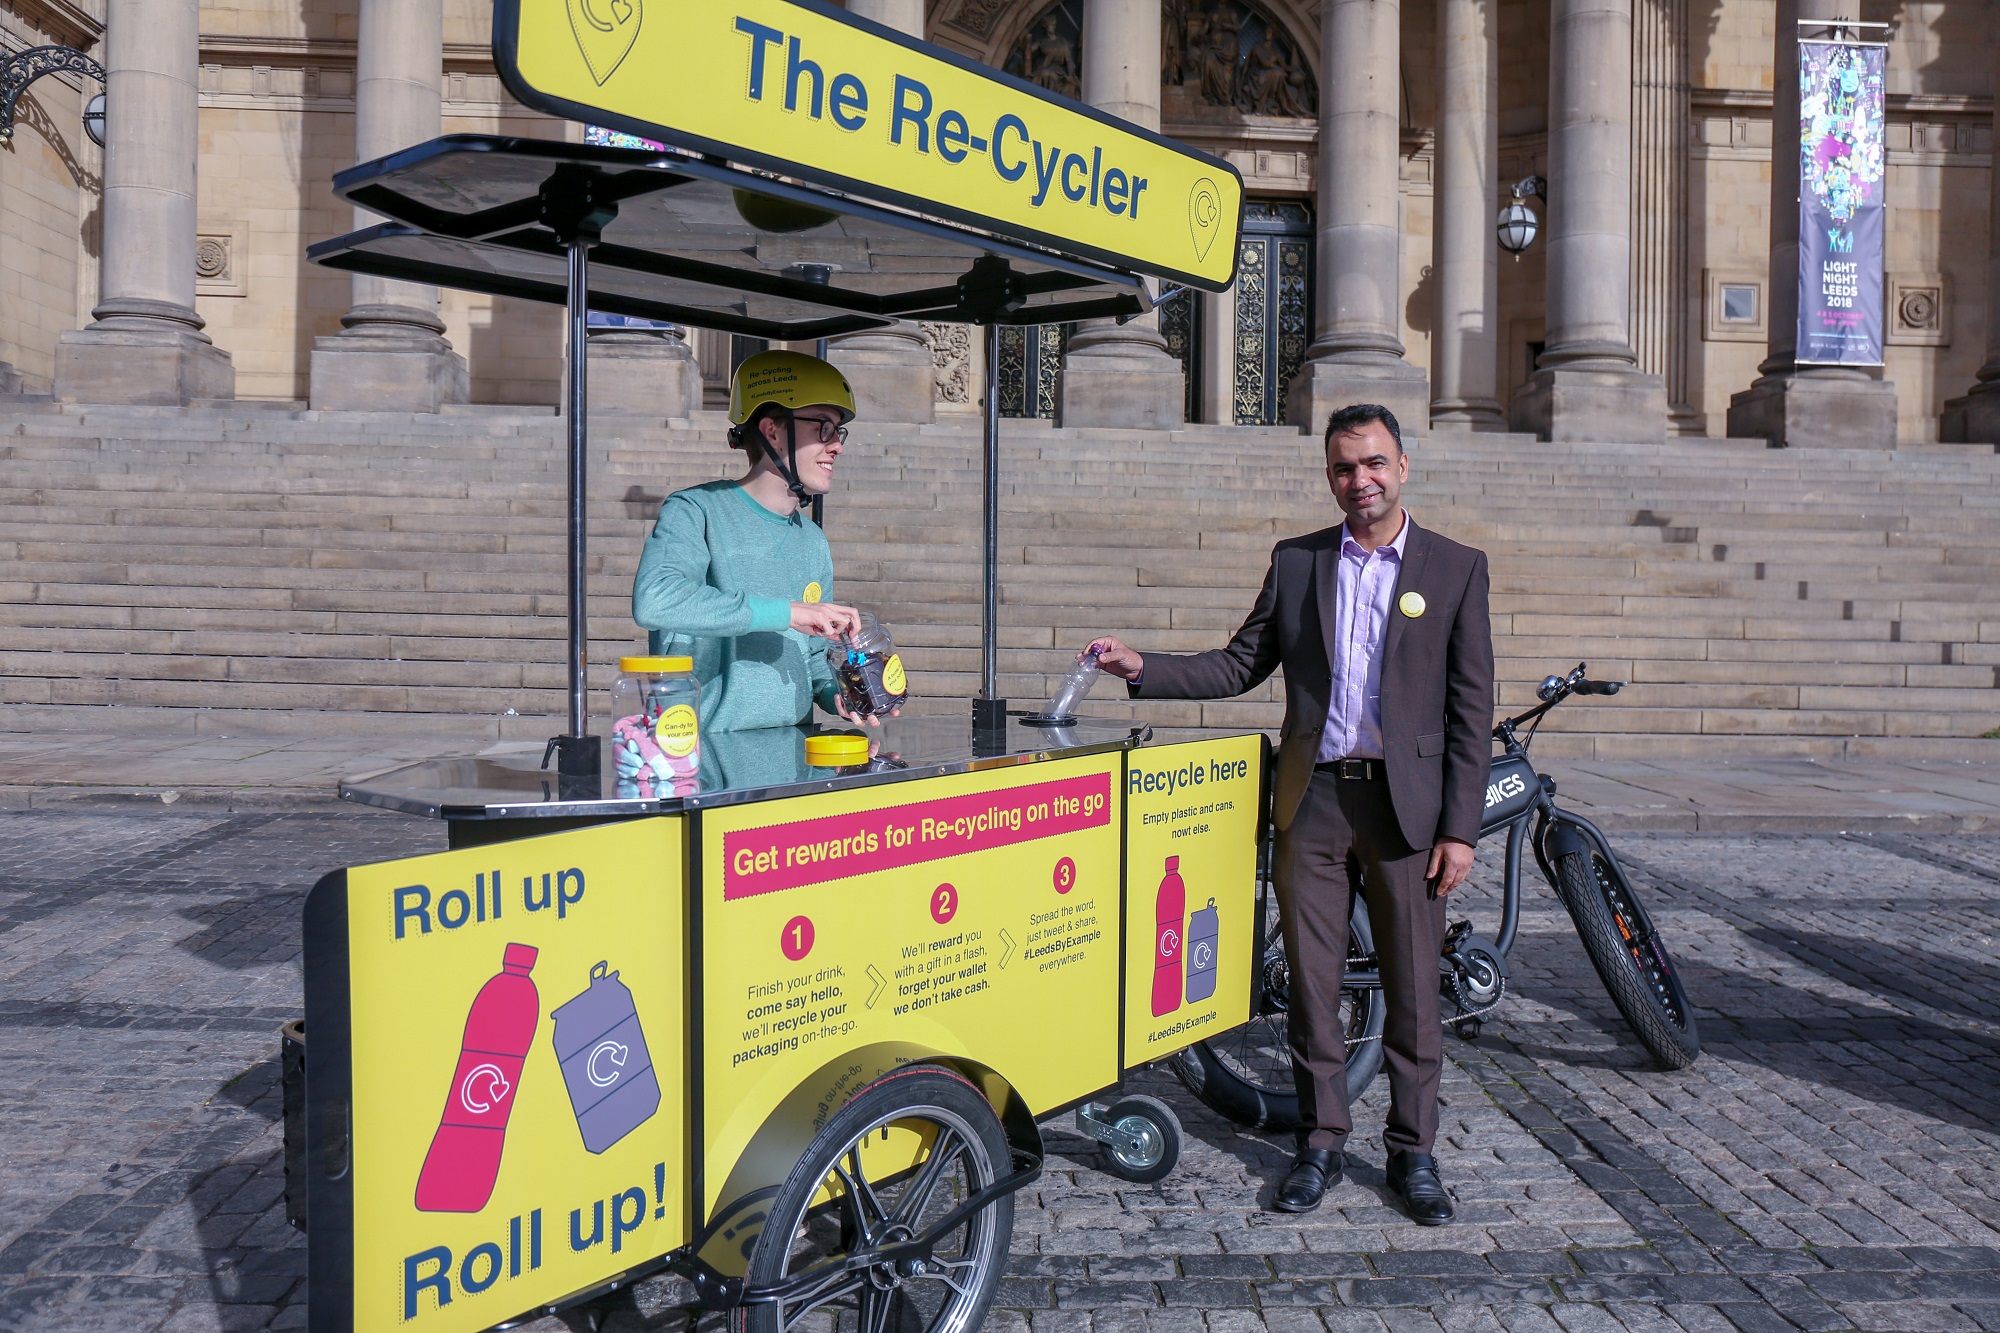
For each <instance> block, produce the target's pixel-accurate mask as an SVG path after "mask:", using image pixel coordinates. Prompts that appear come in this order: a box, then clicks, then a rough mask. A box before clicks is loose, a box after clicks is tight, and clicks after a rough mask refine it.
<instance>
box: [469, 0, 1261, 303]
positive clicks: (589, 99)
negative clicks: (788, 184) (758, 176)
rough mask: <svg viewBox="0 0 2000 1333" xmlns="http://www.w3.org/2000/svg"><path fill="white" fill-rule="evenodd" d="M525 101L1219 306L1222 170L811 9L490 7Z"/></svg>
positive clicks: (1232, 251) (829, 11) (1227, 250)
mask: <svg viewBox="0 0 2000 1333" xmlns="http://www.w3.org/2000/svg"><path fill="white" fill-rule="evenodd" d="M496 9H497V12H496V13H495V16H494V25H493V48H494V59H495V61H496V63H497V64H498V66H499V70H500V75H501V78H502V79H504V80H505V81H506V83H507V86H508V88H509V90H510V91H511V92H512V93H513V94H514V96H515V97H517V98H518V99H520V100H521V101H522V102H523V103H525V104H527V105H529V106H533V107H536V108H538V109H541V110H544V111H548V112H550V113H552V114H554V115H558V116H564V117H567V118H569V119H572V120H584V121H589V122H591V123H593V124H600V125H609V126H613V127H616V128H619V129H624V130H629V131H631V132H632V133H635V134H642V135H645V136H647V137H650V138H655V139H660V140H662V141H665V142H667V143H671V144H673V145H675V146H676V147H681V148H687V149H693V150H695V151H699V152H705V153H716V154H720V155H722V156H725V157H728V158H730V159H731V160H734V161H738V162H743V163H746V164H748V165H752V166H761V167H765V168H768V169H770V170H774V171H778V172H781V173H783V174H786V175H791V176H796V177H798V178H800V179H803V180H809V181H814V182H817V183H819V184H822V185H827V186H831V187H833V188H836V189H840V190H845V191H850V192H853V193H856V194H859V195H861V196H863V197H867V198H871V199H876V200H884V201H889V202H893V203H897V204H901V205H903V206H905V207H910V208H914V209H917V210H920V211H922V212H924V213H927V214H930V215H932V216H936V217H942V218H947V219H951V220H953V221H957V222H960V223H963V224H966V225H969V226H972V227H977V228H980V229H982V230H985V231H990V232H993V233H996V234H998V235H1001V236H1004V237H1008V238H1011V239H1021V240H1028V241H1033V242H1036V243H1039V244H1042V245H1046V246H1049V247H1052V248H1054V249H1056V250H1058V251H1061V252H1064V253H1068V254H1074V255H1078V256H1082V257H1086V258H1090V259H1095V260H1098V261H1101V262H1106V263H1110V264H1114V265H1117V266H1119V267H1122V268H1127V269H1132V270H1136V271H1138V272H1142V273H1149V274H1156V275H1159V276H1161V277H1167V278H1173V279H1176V280H1178V281H1182V282H1186V283H1190V284H1193V285H1195V286H1199V287H1204V288H1207V289H1209V290H1211V291H1220V290H1222V289H1223V288H1225V287H1227V286H1228V285H1229V283H1230V281H1231V280H1232V279H1233V278H1234V276H1235V269H1236V234H1237V229H1238V226H1239V224H1240V222H1241V217H1242V209H1243V181H1242V178H1241V177H1240V176H1239V175H1238V174H1237V172H1236V170H1235V168H1233V167H1231V166H1230V165H1229V164H1228V163H1226V162H1224V161H1222V160H1221V159H1220V158H1216V157H1211V156H1209V155H1208V154H1206V153H1198V152H1195V151H1194V150H1192V149H1189V148H1186V147H1183V146H1181V145H1178V144H1175V143H1174V142H1172V141H1171V140H1168V139H1166V138H1163V137H1161V136H1160V135H1157V134H1154V133H1151V132H1150V131H1147V130H1142V129H1140V128H1138V127H1137V126H1134V125H1131V124H1128V123H1127V122H1124V121H1120V120H1116V119H1114V118H1112V117H1110V116H1106V115H1104V114H1102V113H1100V112H1097V111H1094V110H1092V109H1091V108H1089V107H1086V106H1083V105H1081V104H1079V103H1076V102H1072V101H1070V100H1068V99H1066V98H1061V97H1057V96H1055V95H1054V94H1051V93H1048V92H1045V91H1044V90H1042V89H1040V88H1037V87H1035V86H1034V85H1032V84H1029V83H1025V82H1023V81H1022V80H1020V79H1016V78H1013V77H1012V76H1010V75H1006V74H1001V73H999V72H997V71H995V70H992V69H988V68H986V67H984V66H981V65H977V64H974V63H973V62H971V61H967V60H964V59H962V58H960V57H958V56H956V55H953V54H952V53H950V52H948V51H944V50H942V49H940V48H938V47H935V46H931V45H929V44H928V43H924V42H918V41H915V40H913V39H911V38H908V37H905V36H903V35H901V34H899V33H896V32H893V31H891V30H889V29H887V28H884V27H882V26H880V25H878V24H875V23H870V22H868V21H866V20H863V19H856V18H851V17H849V16H848V15H847V14H845V13H844V12H843V11H841V10H838V9H834V8H832V7H830V6H827V5H824V4H821V3H819V2H818V0H499V3H498V5H497V7H496Z"/></svg>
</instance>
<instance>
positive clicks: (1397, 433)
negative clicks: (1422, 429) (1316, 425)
mask: <svg viewBox="0 0 2000 1333" xmlns="http://www.w3.org/2000/svg"><path fill="white" fill-rule="evenodd" d="M1375 421H1379V422H1381V423H1382V424H1383V425H1385V426H1387V427H1388V428H1389V438H1391V439H1393V440H1394V441H1395V442H1396V452H1397V453H1399V454H1400V453H1402V452H1403V428H1402V426H1401V425H1399V424H1398V423H1397V421H1396V414H1395V413H1394V412H1391V411H1390V410H1389V409H1388V408H1386V407H1384V406H1382V404H1380V403H1349V404H1348V405H1347V406H1346V407H1343V408H1341V409H1340V410H1339V411H1338V412H1335V413H1334V414H1333V415H1332V416H1330V417H1328V418H1327V419H1326V439H1325V441H1324V444H1326V445H1328V446H1331V445H1332V444H1333V437H1334V436H1336V435H1344V434H1346V433H1347V432H1348V431H1351V430H1360V429H1361V428H1362V427H1363V426H1366V425H1368V424H1369V423H1370V422H1375Z"/></svg>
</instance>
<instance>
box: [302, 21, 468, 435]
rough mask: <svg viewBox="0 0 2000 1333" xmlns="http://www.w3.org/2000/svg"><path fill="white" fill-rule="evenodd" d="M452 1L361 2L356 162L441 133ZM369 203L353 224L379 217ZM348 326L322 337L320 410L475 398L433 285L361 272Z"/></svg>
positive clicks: (418, 406)
mask: <svg viewBox="0 0 2000 1333" xmlns="http://www.w3.org/2000/svg"><path fill="white" fill-rule="evenodd" d="M443 82H444V0H361V16H360V40H359V42H358V44H357V47H356V51H355V61H354V160H355V161H357V162H368V161H372V160H373V159H375V158H378V157H386V156H387V155H389V154H390V153H393V152H395V151H396V150H398V149H400V148H408V147H410V146H412V145H413V144H420V143H424V142H427V141H428V140H431V139H435V138H436V137H437V136H438V133H439V131H440V129H441V128H442V125H443V106H444V93H443ZM379 220H380V219H379V218H377V217H376V215H375V214H373V213H370V212H367V211H366V210H365V209H358V208H357V209H356V210H355V211H354V225H355V226H357V227H365V226H368V225H369V224H370V223H372V222H376V221H379ZM353 283H354V288H353V291H354V305H353V307H352V308H351V309H349V310H348V312H347V313H346V314H344V315H342V316H341V317H340V324H341V332H339V333H337V334H334V335H332V336H331V337H323V338H319V339H316V340H314V343H313V351H312V406H313V408H314V409H315V410H333V411H371V412H436V411H438V410H439V409H440V408H442V407H443V406H444V405H445V404H446V403H462V402H465V401H466V399H467V396H468V389H467V383H466V371H465V358H464V357H462V356H460V355H459V354H458V353H456V352H454V351H453V350H452V349H451V344H450V343H449V342H446V341H445V337H444V321H443V320H441V319H439V318H438V313H437V311H438V292H437V288H435V287H426V286H421V285H419V284H417V283H411V282H395V281H392V280H390V279H388V278H376V277H369V276H367V275H366V274H360V273H357V274H355V275H354V278H353Z"/></svg>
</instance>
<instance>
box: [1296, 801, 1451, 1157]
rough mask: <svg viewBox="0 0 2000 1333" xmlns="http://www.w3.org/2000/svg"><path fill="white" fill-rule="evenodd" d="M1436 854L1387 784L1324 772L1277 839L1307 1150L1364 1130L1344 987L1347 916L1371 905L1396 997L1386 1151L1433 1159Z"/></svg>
mask: <svg viewBox="0 0 2000 1333" xmlns="http://www.w3.org/2000/svg"><path fill="white" fill-rule="evenodd" d="M1430 851H1431V849H1430V848H1428V847H1425V848H1421V849H1418V848H1413V847H1411V846H1410V845H1409V844H1408V843H1407V842H1405V841H1404V839H1403V835H1402V833H1401V832H1400V830H1399V828H1398V826H1397V823H1396V814H1395V811H1394V809H1393V808H1392V807H1391V805H1390V802H1389V787H1388V784H1387V783H1386V782H1385V781H1382V780H1381V779H1376V780H1375V781H1372V782H1370V781H1361V780H1355V779H1346V780H1342V779H1338V778H1335V777H1334V776H1333V774H1331V773H1329V772H1326V771H1324V770H1322V771H1318V772H1315V773H1314V774H1313V776H1312V781H1311V783H1310V784H1309V785H1308V786H1307V788H1306V792H1305V797H1304V799H1303V800H1302V801H1301V802H1300V804H1299V812H1298V815H1297V816H1296V817H1295V818H1294V819H1293V820H1292V826H1291V827H1290V828H1289V829H1286V830H1284V831H1282V832H1280V833H1279V834H1278V843H1277V863H1276V865H1275V866H1274V867H1273V869H1274V872H1275V873H1274V880H1275V884H1276V888H1277V891H1278V912H1279V922H1280V925H1281V926H1282V929H1283V931H1284V938H1285V957H1286V958H1287V959H1288V960H1289V961H1290V966H1291V1013H1290V1016H1289V1019H1290V1021H1289V1023H1288V1025H1287V1026H1288V1030H1289V1032H1290V1034H1291V1046H1292V1076H1293V1078H1294V1079H1295V1080H1297V1083H1298V1090H1299V1111H1300V1116H1301V1119H1302V1121H1303V1125H1304V1127H1303V1128H1302V1129H1301V1130H1300V1131H1299V1146H1300V1147H1302V1148H1344V1147H1345V1146H1346V1143H1347V1136H1348V1134H1349V1133H1351V1132H1352V1131H1353V1129H1354V1118H1353V1116H1352V1114H1351V1113H1350V1111H1349V1109H1348V1105H1347V1049H1346V1043H1345V1040H1344V1036H1343V1033H1342V1031H1341V1022H1340V982H1341V978H1342V977H1343V976H1344V975H1345V973H1346V970H1347V942H1348V926H1347V918H1348V913H1349V911H1350V910H1351V908H1352V904H1353V899H1354V895H1355V894H1356V893H1357V892H1359V893H1360V894H1362V895H1363V896H1364V897H1365V898H1366V900H1367V903H1368V919H1369V924H1370V926H1371V927H1372V929H1373V931H1374V935H1375V952H1376V955H1377V956H1378V957H1379V958H1380V960H1381V965H1382V990H1383V994H1384V997H1385V998H1386V1000H1387V1002H1388V1017H1387V1022H1386V1024H1385V1025H1384V1027H1383V1031H1382V1046H1383V1052H1384V1063H1385V1064H1386V1065H1387V1066H1388V1072H1389V1119H1388V1124H1387V1126H1386V1127H1385V1128H1384V1130H1383V1132H1382V1141H1383V1143H1384V1144H1385V1145H1387V1147H1388V1150H1389V1151H1390V1152H1392V1153H1396V1152H1411V1151H1414V1152H1425V1153H1427V1152H1429V1151H1430V1150H1431V1143H1432V1140H1433V1139H1435V1138H1436V1137H1437V1092H1438V1076H1439V1074H1440V1073H1441V1072H1442V1069H1443V1066H1444V1035H1443V1032H1442V1030H1441V1029H1440V1028H1439V1027H1438V950H1439V949H1440V948H1441V947H1442V945H1443V941H1444V922H1445V900H1444V899H1442V898H1434V897H1432V896H1431V894H1430V887H1429V885H1428V884H1427V883H1426V882H1425V880H1424V871H1425V869H1426V868H1427V866H1428V862H1429V860H1430Z"/></svg>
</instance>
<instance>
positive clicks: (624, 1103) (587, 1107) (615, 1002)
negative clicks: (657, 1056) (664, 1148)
mask: <svg viewBox="0 0 2000 1333" xmlns="http://www.w3.org/2000/svg"><path fill="white" fill-rule="evenodd" d="M608 966H609V964H608V963H603V962H600V963H598V964H597V965H596V966H594V967H592V968H591V969H590V986H589V988H588V989H586V990H585V991H584V992H583V994H581V995H579V996H577V997H576V998H575V999H573V1000H570V1001H568V1002H567V1003H565V1004H563V1005H562V1006H561V1007H560V1008H558V1009H557V1010H556V1011H555V1014H554V1015H553V1017H554V1018H555V1047H556V1062H557V1063H558V1064H559V1065H561V1066H562V1073H563V1084H564V1086H565V1087H567V1088H568V1089H569V1104H570V1109H571V1110H573V1111H574V1112H575V1113H576V1127H577V1128H578V1129H579V1130H581V1131H582V1133H583V1146H584V1147H585V1148H587V1149H589V1150H590V1151H591V1152H594V1153H600V1152H603V1151H604V1150H605V1149H607V1148H609V1147H611V1145H613V1144H614V1143H617V1142H618V1141H619V1140H620V1139H622V1138H624V1137H625V1136H626V1135H627V1134H630V1133H631V1132H632V1131H633V1130H635V1129H637V1128H638V1127H639V1126H641V1125H643V1124H645V1123H646V1122H647V1121H648V1120H651V1119H652V1118H653V1114H654V1113H655V1112H656V1111H658V1110H659V1109H660V1083H659V1079H658V1078H656V1077H655V1076H654V1074H653V1058H652V1056H651V1054H650V1053H648V1051H647V1050H646V1034H645V1033H644V1032H643V1031H641V1030H640V1027H639V1010H638V1007H637V1006H636V1005H635V1004H633V1002H632V992H631V991H630V990H629V989H627V988H626V986H625V983H624V982H622V981H620V980H619V979H618V974H617V973H616V972H609V971H607V970H606V969H607V968H608Z"/></svg>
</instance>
